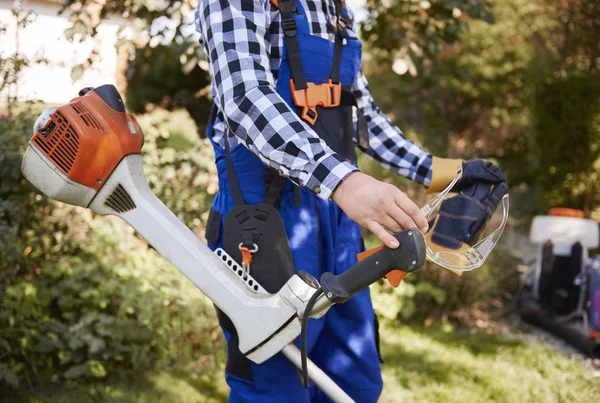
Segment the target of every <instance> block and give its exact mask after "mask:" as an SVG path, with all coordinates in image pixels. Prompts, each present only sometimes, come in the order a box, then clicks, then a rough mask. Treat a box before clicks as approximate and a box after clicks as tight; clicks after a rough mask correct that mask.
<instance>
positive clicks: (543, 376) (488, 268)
mask: <svg viewBox="0 0 600 403" xmlns="http://www.w3.org/2000/svg"><path fill="white" fill-rule="evenodd" d="M347 3H348V4H349V6H350V7H351V8H352V9H353V10H354V15H355V19H356V23H357V24H358V25H359V26H360V30H359V31H360V36H361V38H362V39H363V41H364V49H365V55H364V62H363V69H364V71H365V73H366V75H367V77H368V79H369V81H370V84H371V89H372V92H373V94H374V97H375V100H376V101H377V102H378V104H379V106H380V107H381V108H382V109H383V110H384V111H385V112H386V113H387V114H388V115H389V116H390V117H391V118H392V120H393V121H394V122H395V123H396V124H397V125H398V126H399V127H400V128H402V130H403V131H404V133H405V134H406V135H407V137H409V138H410V139H411V140H413V141H415V142H417V143H418V144H420V145H422V146H423V147H424V148H426V149H428V150H429V151H431V152H432V153H433V154H434V155H437V156H443V157H462V158H464V159H469V158H487V159H490V160H493V161H494V162H496V163H498V164H499V165H500V166H501V167H502V169H503V170H504V172H505V173H506V175H507V178H508V182H509V185H510V193H511V217H510V221H509V224H508V226H507V228H506V230H505V233H504V235H503V238H502V240H501V243H500V245H499V246H498V247H497V248H496V250H495V251H494V253H493V255H492V257H491V258H490V259H489V260H488V262H487V263H486V265H485V266H484V267H482V268H481V269H479V270H477V271H474V272H470V273H467V274H464V275H463V276H460V277H459V276H456V275H454V274H452V273H450V272H447V271H443V270H441V269H439V268H438V267H436V266H433V265H432V266H430V267H426V268H425V269H424V270H421V271H420V272H418V273H417V274H414V275H412V276H408V277H407V279H406V280H405V282H404V283H403V284H402V286H401V287H400V288H399V289H391V288H390V287H389V285H387V283H383V282H381V283H379V284H375V285H374V286H372V287H371V288H372V294H373V298H374V303H375V307H376V311H377V313H378V315H379V318H380V322H381V329H380V331H381V341H382V353H383V358H384V360H385V363H384V364H383V374H384V381H385V389H384V392H383V395H382V398H381V401H382V402H400V401H402V402H410V401H419V402H464V401H499V402H533V401H535V402H564V401H573V402H575V401H577V402H592V401H599V400H600V372H599V370H598V367H597V366H596V367H595V366H594V364H595V363H594V362H593V361H592V360H590V359H588V358H586V357H585V356H583V355H581V354H579V353H577V352H576V351H575V350H573V349H572V348H570V347H569V346H567V345H565V344H564V343H563V342H561V341H559V340H558V339H556V338H554V337H553V336H551V335H550V334H548V333H544V332H541V331H539V330H537V329H536V328H533V327H531V326H529V325H526V324H524V323H522V322H521V321H520V320H519V318H518V315H516V314H515V312H516V308H517V303H516V295H517V294H518V292H519V290H520V288H521V286H522V283H521V282H520V276H521V274H522V273H523V272H524V271H525V270H526V268H527V263H528V262H529V263H530V262H531V260H532V259H535V258H536V256H537V253H538V248H537V245H534V244H531V243H530V242H529V238H528V235H529V228H530V225H531V221H532V219H533V217H534V216H536V215H543V214H546V212H547V210H548V209H549V208H552V207H568V208H573V209H577V210H581V211H583V214H584V215H585V217H586V218H588V219H591V220H597V219H598V218H600V210H599V209H600V180H599V179H600V177H599V174H600V159H599V158H598V156H599V152H600V74H599V72H598V63H599V62H600V53H599V51H600V45H599V44H600V3H598V1H597V0H505V1H488V0H445V1H444V0H430V1H418V0H366V1H365V0H347ZM196 6H197V1H196V0H192V1H187V0H184V1H171V0H126V1H108V0H67V1H62V0H36V1H16V2H15V1H12V0H0V400H6V401H23V402H42V401H43V402H46V401H48V402H86V401H117V402H132V401H136V402H158V401H160V402H174V401H182V402H204V401H212V402H224V401H226V400H227V393H228V392H227V390H228V389H227V385H226V384H225V382H224V379H223V363H224V359H225V344H224V340H223V336H222V334H221V332H220V330H219V328H218V327H217V324H216V319H215V315H214V312H213V307H212V304H211V303H210V301H208V300H207V299H206V298H205V297H203V296H202V294H201V293H200V292H199V291H198V290H197V289H196V288H195V287H193V286H192V285H191V283H189V282H188V281H187V280H185V278H184V277H183V276H182V275H180V274H179V273H178V272H177V270H176V269H175V268H174V267H172V266H171V265H169V264H168V263H167V262H166V261H165V260H164V259H162V258H161V257H160V256H159V255H158V254H157V253H156V252H155V251H154V250H153V249H151V248H149V247H148V246H147V244H146V243H145V242H144V241H143V240H142V239H141V238H140V237H139V236H137V235H136V234H135V233H134V231H133V230H132V229H130V228H129V227H128V226H127V225H126V224H125V223H124V222H121V221H120V220H118V219H115V218H111V217H100V216H96V215H95V214H93V213H92V212H91V211H89V210H84V209H81V208H74V207H70V206H67V205H64V204H62V203H58V202H53V201H50V200H48V199H47V198H46V197H44V196H42V195H40V194H39V193H38V192H37V190H36V189H35V188H33V187H32V186H31V185H30V184H29V183H28V182H27V181H26V180H25V179H24V178H23V177H22V175H21V172H20V163H21V158H22V154H23V152H24V150H25V148H26V146H27V142H28V140H29V138H30V136H31V135H32V132H31V130H32V126H33V122H34V120H35V118H36V117H37V114H39V112H40V111H41V110H43V109H44V108H45V107H47V106H51V105H60V104H62V103H65V102H68V101H69V100H70V99H71V98H73V97H75V96H76V95H77V92H78V91H79V90H80V89H81V88H83V87H86V86H99V85H101V84H106V83H111V84H115V85H116V86H117V88H118V89H119V90H120V92H121V93H122V95H123V96H124V98H125V99H126V103H127V105H128V108H129V110H130V111H131V112H133V113H135V114H136V115H137V117H138V120H139V121H140V124H141V126H142V128H143V130H144V134H145V145H144V149H143V152H144V155H143V158H144V163H145V170H146V174H147V176H148V179H149V182H150V185H151V187H152V188H153V190H154V192H155V193H156V194H157V195H158V196H159V197H160V199H161V200H163V201H164V202H165V204H167V206H168V207H169V208H170V209H171V210H172V211H173V212H175V214H176V215H177V216H178V217H179V218H180V219H181V220H183V221H184V222H185V223H186V224H187V225H188V226H189V227H190V228H191V229H193V231H194V232H195V233H196V234H197V235H198V236H199V237H201V238H203V239H204V226H205V223H206V219H207V215H208V210H209V206H210V203H211V200H212V197H213V195H214V194H215V192H216V190H217V179H216V173H215V169H214V167H213V154H212V148H211V146H210V144H209V142H208V141H207V140H206V138H205V137H206V136H205V134H204V131H205V126H206V123H207V120H208V116H209V111H210V106H211V99H210V88H209V83H210V82H209V76H208V64H207V62H206V60H205V58H204V56H203V54H202V52H201V50H200V48H199V45H198V36H197V34H196V32H195V30H194V22H193V14H194V9H195V7H196ZM360 166H361V168H362V170H363V171H366V172H368V173H370V174H372V175H374V176H376V177H378V178H380V179H384V180H386V181H389V182H391V183H394V184H397V185H398V186H399V187H400V188H401V189H403V190H405V191H406V192H408V193H409V194H410V196H411V197H413V198H414V199H415V200H416V201H418V202H419V203H422V202H423V201H424V200H425V197H424V195H423V189H421V188H420V187H419V186H418V185H416V184H414V183H411V182H409V181H407V180H404V179H403V178H400V177H398V176H397V175H395V174H392V173H389V172H386V171H385V170H383V169H381V168H380V167H378V166H377V164H376V163H374V162H373V161H370V160H368V159H367V158H366V157H364V156H361V159H360ZM365 235H366V237H367V244H368V245H374V244H375V242H374V240H373V239H372V237H370V236H369V235H368V234H365ZM594 253H595V251H594V250H591V251H590V255H593V254H594Z"/></svg>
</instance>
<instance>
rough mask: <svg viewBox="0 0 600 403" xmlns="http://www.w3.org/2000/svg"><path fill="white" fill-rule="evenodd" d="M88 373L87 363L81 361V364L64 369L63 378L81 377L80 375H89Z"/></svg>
mask: <svg viewBox="0 0 600 403" xmlns="http://www.w3.org/2000/svg"><path fill="white" fill-rule="evenodd" d="M89 373H90V368H89V365H88V363H87V362H86V363H83V364H79V365H74V366H72V367H71V368H69V369H67V370H66V371H65V374H64V376H65V378H66V379H77V378H81V377H85V376H86V375H89Z"/></svg>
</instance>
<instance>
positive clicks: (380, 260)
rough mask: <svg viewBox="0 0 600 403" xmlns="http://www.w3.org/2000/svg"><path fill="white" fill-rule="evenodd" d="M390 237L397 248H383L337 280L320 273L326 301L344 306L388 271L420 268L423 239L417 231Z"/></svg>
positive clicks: (412, 229) (338, 276)
mask: <svg viewBox="0 0 600 403" xmlns="http://www.w3.org/2000/svg"><path fill="white" fill-rule="evenodd" d="M394 237H395V238H396V239H397V240H398V242H400V247H399V248H397V249H390V248H388V247H384V248H383V249H381V250H380V251H379V252H376V253H374V254H372V255H371V256H369V257H367V258H365V259H363V260H361V261H359V262H358V263H356V264H355V265H354V266H352V267H351V268H349V269H348V270H346V271H345V272H344V273H342V274H339V275H337V276H336V275H334V274H333V273H329V272H327V273H323V275H322V276H321V280H320V283H321V288H322V289H323V291H324V292H325V295H326V296H327V298H329V300H331V301H332V302H335V303H336V304H339V303H342V302H346V301H347V300H349V299H350V298H352V296H353V295H354V294H355V293H357V292H358V291H360V290H362V289H365V288H367V287H368V286H370V285H371V284H373V283H374V282H376V281H377V280H379V279H381V278H383V277H385V275H386V274H387V273H389V272H390V271H392V270H396V269H400V270H404V271H406V272H413V271H416V270H418V269H420V268H421V267H423V265H424V264H425V239H424V238H423V234H422V233H421V231H419V230H418V229H416V228H411V229H407V230H404V231H401V232H398V233H397V234H395V235H394Z"/></svg>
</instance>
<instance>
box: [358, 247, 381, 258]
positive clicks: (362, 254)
mask: <svg viewBox="0 0 600 403" xmlns="http://www.w3.org/2000/svg"><path fill="white" fill-rule="evenodd" d="M382 249H383V245H381V246H378V247H376V248H373V249H369V250H366V251H364V252H360V253H359V254H358V255H356V257H357V258H358V260H363V259H366V258H368V257H369V256H371V255H372V254H373V253H376V252H379V251H380V250H382Z"/></svg>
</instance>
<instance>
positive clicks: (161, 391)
mask: <svg viewBox="0 0 600 403" xmlns="http://www.w3.org/2000/svg"><path fill="white" fill-rule="evenodd" d="M382 339H383V340H384V341H385V343H384V344H383V346H382V353H383V356H384V360H385V364H384V365H383V377H384V381H385V387H384V391H383V395H382V397H381V399H380V401H381V402H386V403H387V402H390V403H394V402H435V403H437V402H439V403H442V402H443V403H451V402H460V403H466V402H511V403H512V402H519V403H522V402H536V403H537V402H544V403H545V402H586V403H591V402H598V401H600V378H598V377H595V376H594V374H593V371H592V370H591V369H589V368H587V367H585V366H584V365H583V364H582V363H581V362H580V361H579V360H577V359H575V358H573V357H566V356H565V355H563V354H562V353H560V352H558V351H554V350H552V349H550V348H548V347H546V346H542V345H539V346H538V345H532V344H530V343H524V342H520V341H515V340H508V339H505V338H501V337H492V336H488V335H486V334H485V333H473V334H471V333H466V332H444V331H442V330H441V329H439V328H429V329H414V328H409V327H402V328H398V329H390V328H389V327H388V328H386V329H384V330H383V333H382ZM218 355H219V356H222V351H219V354H218ZM221 358H222V357H219V359H217V360H210V361H211V364H209V365H204V366H203V367H204V369H203V370H202V371H198V370H194V369H193V368H191V367H190V368H187V369H174V370H169V371H164V372H160V373H144V374H140V375H139V376H138V377H136V379H135V380H129V381H121V382H118V383H116V384H114V385H108V386H107V385H97V386H87V387H77V388H75V389H63V390H62V391H59V392H58V393H54V394H52V395H50V396H46V397H35V398H34V397H31V398H29V399H27V401H28V402H53V403H55V402H56V403H61V402H64V403H75V402H123V403H124V402H140V403H141V402H144V403H146V402H149V403H152V402H165V403H167V402H169V403H170V402H215V403H216V402H226V401H227V385H226V384H225V382H224V379H223V375H222V364H220V363H216V362H222V359H221Z"/></svg>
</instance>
